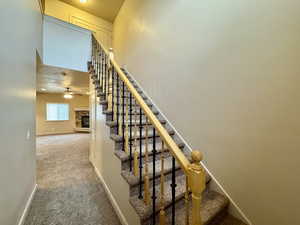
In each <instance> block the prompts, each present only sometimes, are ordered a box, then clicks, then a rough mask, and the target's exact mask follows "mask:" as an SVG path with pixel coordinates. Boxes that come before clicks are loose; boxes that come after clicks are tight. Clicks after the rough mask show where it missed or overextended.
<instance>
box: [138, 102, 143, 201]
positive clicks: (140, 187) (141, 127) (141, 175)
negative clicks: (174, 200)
mask: <svg viewBox="0 0 300 225" xmlns="http://www.w3.org/2000/svg"><path fill="white" fill-rule="evenodd" d="M142 119H143V116H142V107H140V183H139V199H142V198H143V195H142V180H143V158H142V153H143V152H142V144H143V139H142V135H143V134H142V133H143V125H142Z"/></svg>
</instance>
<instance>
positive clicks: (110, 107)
mask: <svg viewBox="0 0 300 225" xmlns="http://www.w3.org/2000/svg"><path fill="white" fill-rule="evenodd" d="M108 57H109V60H108V71H109V75H108V96H107V99H108V107H107V108H108V110H109V111H112V90H113V88H112V83H113V82H112V77H113V75H114V74H113V69H112V67H113V65H112V63H111V62H110V60H113V59H114V53H113V49H112V48H110V49H109V55H108Z"/></svg>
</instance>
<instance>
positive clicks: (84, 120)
mask: <svg viewBox="0 0 300 225" xmlns="http://www.w3.org/2000/svg"><path fill="white" fill-rule="evenodd" d="M81 127H82V128H89V127H90V117H89V116H82V117H81Z"/></svg>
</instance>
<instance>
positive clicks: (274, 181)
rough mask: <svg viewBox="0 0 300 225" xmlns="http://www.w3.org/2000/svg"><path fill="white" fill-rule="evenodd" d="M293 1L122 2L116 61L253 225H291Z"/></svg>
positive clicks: (297, 69)
mask: <svg viewBox="0 0 300 225" xmlns="http://www.w3.org/2000/svg"><path fill="white" fill-rule="evenodd" d="M299 9H300V2H299V1H294V0H287V1H281V0H274V1H267V0H260V1H253V0H252V1H250V0H244V1H228V0H226V1H225V0H210V1H208V0H207V1H189V2H187V1H170V0H167V1H157V0H154V1H153V0H145V1H139V0H126V1H125V4H124V5H123V7H122V9H121V11H120V13H119V15H118V17H117V19H116V21H115V24H114V40H113V47H114V50H115V58H116V60H117V61H118V62H119V63H120V64H121V65H126V67H127V68H128V70H129V71H130V72H131V73H132V74H133V75H134V77H135V78H136V79H137V80H138V82H140V84H141V85H142V87H143V88H144V89H145V90H146V92H147V93H148V94H149V96H151V97H152V98H153V100H154V102H155V103H156V104H157V105H158V106H159V108H160V109H161V110H162V112H163V113H164V114H165V115H166V116H167V118H168V119H169V120H170V121H171V122H172V124H173V125H174V127H175V128H176V129H177V130H178V131H179V133H180V134H181V135H182V136H183V137H184V138H185V140H186V141H187V142H188V143H189V144H190V146H191V148H192V149H200V150H201V151H203V153H204V155H205V164H206V166H207V167H208V168H209V170H210V171H211V172H212V173H213V175H214V176H215V177H216V178H217V180H218V181H219V182H220V183H221V185H222V186H223V187H224V188H225V190H226V191H227V192H228V193H229V195H230V196H231V197H232V199H233V200H234V201H235V202H236V203H237V205H238V206H239V207H240V209H241V210H242V211H243V212H244V213H245V215H246V216H247V217H248V218H249V219H250V220H251V221H252V223H253V224H255V225H271V224H272V225H298V224H300V215H299V213H298V212H299V203H300V198H299V194H300V193H299V190H300V180H299V179H298V176H299V173H300V166H299V165H300V152H299V148H300V138H299V136H300V120H299V115H300V105H299V99H300V91H299V85H300V76H299V74H300V64H299V58H300V44H299V40H300V26H299V23H298V21H299V19H300V14H299Z"/></svg>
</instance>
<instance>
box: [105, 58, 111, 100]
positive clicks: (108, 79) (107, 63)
mask: <svg viewBox="0 0 300 225" xmlns="http://www.w3.org/2000/svg"><path fill="white" fill-rule="evenodd" d="M105 72H106V78H107V81H106V93H105V99H106V100H107V101H108V106H109V104H110V102H109V98H108V96H109V81H110V78H109V74H110V72H109V56H108V55H106V54H105Z"/></svg>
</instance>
